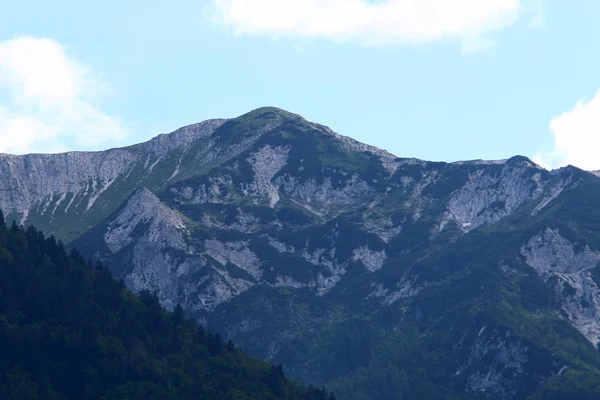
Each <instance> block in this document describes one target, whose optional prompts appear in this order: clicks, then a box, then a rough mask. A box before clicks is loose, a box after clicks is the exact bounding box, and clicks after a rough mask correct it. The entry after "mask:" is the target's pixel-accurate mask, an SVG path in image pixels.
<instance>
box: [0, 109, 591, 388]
mask: <svg viewBox="0 0 600 400" xmlns="http://www.w3.org/2000/svg"><path fill="white" fill-rule="evenodd" d="M213 121H216V122H212V123H210V124H207V125H202V124H200V125H198V124H196V125H190V126H188V128H187V129H186V128H182V129H184V130H183V131H179V132H180V133H179V136H169V135H166V136H161V137H160V138H159V139H157V140H156V141H155V142H154V143H160V144H161V145H160V146H158V145H156V146H157V147H156V148H158V149H159V150H160V151H156V149H154V148H151V147H152V146H150V145H147V146H146V147H144V149H145V150H143V151H142V150H139V152H138V153H136V152H135V151H132V150H128V151H127V150H123V149H117V150H113V151H112V152H113V153H114V154H118V155H119V157H121V158H119V157H116V158H115V157H114V156H113V155H110V154H113V153H97V154H96V156H95V157H96V160H100V161H96V162H98V164H93V163H92V164H91V165H89V166H88V167H89V168H91V169H92V170H93V171H100V172H101V173H102V174H104V175H102V176H96V177H95V181H93V180H88V181H89V182H88V181H86V179H83V181H81V179H80V181H77V180H75V182H76V183H77V182H79V183H78V185H79V186H78V187H77V185H74V186H72V187H73V188H75V189H77V190H75V189H73V192H72V193H71V192H68V190H67V189H65V188H67V187H68V185H66V184H65V185H64V186H63V187H62V189H61V190H62V192H61V191H60V190H59V191H57V192H52V191H50V193H51V194H52V196H50V197H49V198H48V196H46V197H44V196H41V195H40V196H38V197H37V198H32V196H29V197H27V196H26V195H27V194H28V193H30V192H31V193H48V192H43V190H40V187H42V188H47V187H48V186H49V184H48V182H50V180H51V178H50V177H53V176H62V175H60V173H62V172H61V171H60V166H59V167H52V165H51V164H49V165H48V166H47V167H46V169H44V166H43V165H42V164H39V166H38V167H37V170H36V173H37V176H39V177H41V178H39V179H40V182H42V183H44V184H45V185H46V186H44V185H37V186H36V185H35V184H33V185H32V184H31V181H28V176H29V175H31V174H27V173H26V171H27V170H26V169H25V170H24V171H25V172H23V171H21V172H19V173H18V174H17V175H16V176H17V177H18V178H19V179H21V180H20V181H18V182H20V183H19V184H18V185H17V184H16V185H12V186H10V185H8V184H5V185H4V186H3V187H2V189H0V207H1V206H5V205H6V204H8V203H10V202H11V201H12V202H13V203H14V204H17V205H19V204H20V205H22V206H23V207H22V209H27V210H28V214H27V218H26V219H25V220H24V222H26V223H31V222H36V224H37V225H40V226H41V227H42V229H44V230H47V231H49V232H51V233H56V234H57V235H59V237H63V238H64V240H66V241H67V242H70V245H73V246H76V247H77V248H80V249H81V251H82V252H83V253H84V254H85V255H86V256H90V257H94V258H96V259H99V260H102V262H105V263H106V264H107V265H109V266H110V268H111V272H112V273H113V275H115V276H116V277H117V278H118V279H122V280H123V281H124V282H125V284H126V285H127V286H128V287H129V288H131V289H133V290H134V291H150V292H156V294H157V296H158V298H159V299H160V301H161V302H162V304H163V305H165V306H166V307H167V308H170V309H173V308H174V307H175V306H176V305H177V304H181V305H182V306H183V308H184V309H185V310H186V312H187V313H188V314H189V315H191V316H193V317H194V318H196V319H197V320H199V321H201V322H203V323H204V324H206V325H207V326H208V327H210V328H211V329H213V330H215V331H217V332H220V333H222V334H223V335H224V336H225V337H226V338H228V339H233V340H235V341H236V342H238V343H240V344H241V345H242V347H243V348H244V349H245V350H247V351H248V352H249V353H250V354H252V355H255V356H258V357H261V358H263V359H267V360H270V361H273V362H276V363H282V364H284V365H285V366H286V369H287V370H289V371H290V375H292V376H295V377H298V378H301V379H302V380H304V381H306V382H309V383H317V384H327V385H329V386H330V387H332V388H334V389H335V390H336V391H337V392H338V393H339V394H340V398H342V399H353V400H354V399H363V398H364V399H367V398H369V399H371V398H375V399H388V398H393V397H390V396H391V395H390V394H389V393H396V392H398V393H405V394H404V396H408V394H410V393H412V394H413V395H414V396H416V397H417V398H418V397H419V396H417V395H415V393H421V391H423V390H425V391H426V392H427V395H428V396H430V397H431V396H434V397H435V396H437V397H438V398H439V397H440V396H441V397H447V398H451V397H452V396H458V395H460V396H463V395H464V396H467V398H471V397H472V398H478V396H480V395H481V396H484V397H485V396H491V397H492V398H502V399H504V398H511V399H513V398H525V397H528V396H530V395H534V394H535V393H537V391H538V390H541V389H540V388H542V387H546V386H544V384H546V383H548V382H550V381H552V382H554V381H556V380H560V379H563V378H562V375H563V372H564V371H565V370H563V369H562V368H563V367H564V366H565V365H566V366H567V367H568V368H567V369H570V370H572V371H573V372H572V373H571V372H568V373H566V374H567V375H568V378H569V379H576V378H575V376H578V375H576V372H577V371H596V370H598V368H600V356H598V354H596V353H597V352H596V351H595V350H594V347H595V346H596V345H597V342H598V340H600V337H599V335H600V324H598V323H597V322H596V321H597V319H598V316H599V315H600V289H599V286H598V285H599V284H600V279H598V278H597V277H598V276H600V272H599V271H598V268H597V266H596V264H595V262H596V260H598V259H599V258H598V257H599V256H598V254H600V237H599V236H598V234H597V233H596V231H600V221H599V220H598V217H596V214H597V210H598V208H600V181H599V180H598V177H596V176H594V175H593V174H591V173H588V172H585V171H583V170H580V169H578V168H576V167H571V166H570V167H564V168H561V169H557V170H553V171H548V170H546V169H544V168H541V167H540V166H539V165H537V164H535V163H534V162H533V161H531V160H530V159H529V158H527V157H524V156H514V157H511V158H509V159H507V160H502V161H494V160H492V161H478V160H471V161H462V162H454V163H446V162H430V161H423V160H418V159H411V158H398V157H396V156H394V155H392V154H390V153H388V152H386V151H384V150H380V149H377V148H375V147H373V146H369V145H366V144H362V143H360V142H357V141H355V140H354V139H351V138H348V137H345V136H342V135H339V134H337V133H335V132H333V131H332V130H331V129H329V128H327V127H324V126H323V125H320V124H316V123H312V122H309V121H307V120H305V119H304V118H302V117H300V116H299V115H296V114H292V113H288V112H285V111H282V110H279V109H276V108H272V107H267V108H261V109H257V110H253V111H251V112H249V113H247V114H244V115H242V116H240V117H238V118H234V119H228V120H213ZM201 126H203V127H204V128H201V129H200V127H201ZM176 132H177V131H176ZM194 132H196V133H194ZM176 137H177V138H179V139H178V140H174V141H173V143H175V142H177V143H178V145H177V146H170V145H169V144H168V143H169V141H170V140H171V139H172V138H176ZM146 143H149V142H146ZM165 143H167V144H165ZM148 148H150V150H148ZM109 155H110V157H113V158H110V157H109ZM103 156H106V157H107V159H108V161H109V162H108V163H107V164H103V163H102V161H103V159H102V157H103ZM127 157H130V158H131V159H132V160H133V161H129V164H127V163H124V162H123V160H124V159H125V160H126V159H128V158H127ZM2 165H3V162H2V159H1V157H0V171H2ZM113 165H114V166H115V168H116V170H115V169H113V168H112V167H111V166H113ZM123 165H128V167H126V168H124V167H123ZM117 167H118V168H117ZM52 168H55V169H57V171H55V170H53V169H52ZM53 174H54V175H53ZM4 176H10V174H8V173H5V174H4ZM33 176H36V175H35V174H33ZM84 177H85V176H84ZM78 178H80V177H78ZM33 183H35V181H33ZM19 185H20V186H19ZM27 185H31V186H27ZM36 190H37V192H35V191H36ZM44 190H49V189H44ZM28 191H29V192H28ZM19 196H20V197H19ZM63 196H64V197H63ZM33 197H35V196H33ZM61 197H63V199H62V200H60V198H61ZM23 198H24V199H25V200H27V201H29V203H27V201H25V200H23V201H21V203H19V202H18V201H15V199H16V200H19V199H23ZM59 200H60V201H59ZM36 202H37V203H36ZM57 203H58V205H57ZM66 204H71V208H68V209H65V208H63V207H66ZM27 207H29V208H27ZM53 207H55V208H54V210H55V212H52V213H49V211H48V210H51V209H53ZM8 211H9V213H11V212H12V215H14V216H16V217H19V218H21V220H23V218H22V215H19V214H18V213H15V212H14V207H13V208H12V209H11V208H10V207H9V208H8ZM49 214H50V216H49ZM10 216H11V214H9V217H10ZM53 218H54V219H53ZM61 234H62V235H61ZM559 256H560V257H561V258H560V259H563V260H565V262H567V261H568V263H567V264H568V265H567V264H564V263H562V264H561V263H560V262H558V261H557V257H559ZM563 264H564V265H563ZM486 327H487V328H486ZM427 357H429V358H431V357H433V358H432V359H434V360H438V361H437V362H434V363H432V361H431V360H430V359H429V358H427ZM411 360H412V361H411ZM538 364H539V365H538ZM424 366H427V368H428V369H429V370H431V371H435V372H432V373H431V374H430V375H427V374H423V372H422V369H423V367H424ZM420 371H421V372H420ZM561 371H562V372H561ZM559 372H560V374H559ZM577 373H579V372H577ZM592 375H593V374H592ZM592 375H590V376H592ZM586 376H587V375H586ZM385 377H387V378H385ZM565 379H566V378H565ZM577 379H579V378H577ZM356 382H362V383H361V385H362V386H360V387H355V385H356ZM370 382H378V385H375V386H374V385H372V384H371V383H370ZM549 387H550V386H549ZM382 388H385V391H384V392H381V390H382ZM553 390H555V389H553ZM406 393H408V394H406ZM423 396H425V392H423ZM468 396H471V397H468Z"/></svg>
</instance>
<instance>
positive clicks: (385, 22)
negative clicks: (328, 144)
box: [0, 0, 600, 169]
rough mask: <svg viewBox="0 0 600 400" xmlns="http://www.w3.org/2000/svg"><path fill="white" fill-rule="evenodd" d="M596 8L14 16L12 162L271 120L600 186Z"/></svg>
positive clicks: (532, 4)
mask: <svg viewBox="0 0 600 400" xmlns="http://www.w3.org/2000/svg"><path fill="white" fill-rule="evenodd" d="M599 16H600V2H598V1H596V0H574V1H569V2H567V1H559V0H521V1H519V0H485V1H482V0H447V1H441V0H379V1H377V2H366V1H364V0H277V1H274V0H203V1H192V0H178V1H175V2H164V1H160V2H159V1H156V0H146V1H141V0H129V1H128V0H121V1H116V0H104V1H102V2H93V3H92V2H78V1H67V0H55V1H53V2H48V1H33V0H19V1H14V0H0V152H10V153H26V152H31V151H36V152H56V151H64V150H89V149H104V148H108V147H115V146H122V145H127V144H132V143H137V142H140V141H144V140H148V139H150V138H151V137H153V136H156V135H157V134H159V133H164V132H170V131H173V130H175V129H176V128H178V127H180V126H182V125H186V124H190V123H194V122H198V121H201V120H204V119H208V118H217V117H235V116H237V115H240V114H243V113H245V112H247V111H250V110H252V109H254V108H257V107H260V106H264V105H273V106H277V107H281V108H284V109H287V110H289V111H292V112H295V113H298V114H301V115H303V116H305V117H306V118H307V119H309V120H313V121H316V122H320V123H323V124H325V125H328V126H330V127H331V128H332V129H334V130H335V131H337V132H339V133H341V134H344V135H347V136H351V137H353V138H355V139H358V140H360V141H363V142H366V143H369V144H373V145H376V146H378V147H381V148H384V149H386V150H388V151H390V152H392V153H394V154H396V155H398V156H402V157H419V158H423V159H429V160H443V161H455V160H465V159H476V158H483V159H502V158H507V157H510V156H512V155H515V154H522V155H526V156H529V157H531V158H535V159H536V161H538V162H540V163H542V164H543V165H545V166H547V167H552V168H554V167H559V166H562V165H565V164H567V163H570V164H574V165H577V166H580V167H582V168H585V169H600V157H596V154H597V153H598V152H599V151H600V95H597V93H598V91H599V90H600V53H599V52H598V51H597V49H598V44H597V41H598V38H600V24H598V23H597V21H598V18H599Z"/></svg>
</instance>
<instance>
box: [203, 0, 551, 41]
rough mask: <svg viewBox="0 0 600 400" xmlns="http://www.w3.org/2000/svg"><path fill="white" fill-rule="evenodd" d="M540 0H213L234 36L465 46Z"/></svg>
mask: <svg viewBox="0 0 600 400" xmlns="http://www.w3.org/2000/svg"><path fill="white" fill-rule="evenodd" d="M540 7H541V3H540V0H377V1H374V0H371V1H367V0H212V20H213V22H215V23H217V24H219V25H222V26H225V27H227V28H230V29H232V31H233V32H234V34H237V35H253V36H263V35H268V36H305V37H322V38H326V39H330V40H332V41H335V42H345V41H358V42H360V43H363V44H369V45H383V44H390V43H423V42H434V41H441V40H446V39H457V40H460V41H461V42H462V43H463V45H465V46H466V47H467V48H473V47H479V46H480V45H479V42H483V43H485V42H487V38H486V34H487V33H490V32H492V31H495V30H498V29H500V28H502V27H505V26H507V25H510V24H512V23H514V22H515V21H516V20H517V19H518V18H519V16H520V15H521V14H522V13H523V12H524V11H525V10H526V9H528V8H529V9H531V11H532V13H534V15H533V17H532V18H534V19H535V18H538V19H539V16H540V15H541V8H540Z"/></svg>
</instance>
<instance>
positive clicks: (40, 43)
mask: <svg viewBox="0 0 600 400" xmlns="http://www.w3.org/2000/svg"><path fill="white" fill-rule="evenodd" d="M107 90H108V89H107V87H105V86H104V85H103V84H102V82H101V80H100V79H99V77H98V76H97V75H95V74H94V72H93V71H92V69H91V68H90V67H89V66H86V65H84V64H82V63H80V62H78V61H77V60H75V59H74V58H72V57H71V56H70V55H69V54H67V52H66V50H65V49H64V47H63V46H61V44H60V43H58V42H56V41H54V40H52V39H45V38H35V37H29V36H22V37H16V38H13V39H10V40H6V41H3V42H0V152H7V153H17V154H22V153H28V152H57V151H64V150H66V149H67V147H68V145H71V144H74V145H75V146H77V147H90V146H97V145H99V144H103V143H107V142H109V143H110V142H114V141H118V140H121V139H123V138H124V136H125V134H126V129H125V127H124V126H123V124H122V123H121V121H120V119H119V118H118V117H117V116H112V115H108V114H106V113H105V112H103V111H102V110H101V109H100V108H98V107H97V105H95V100H96V98H97V95H99V94H104V93H106V92H107Z"/></svg>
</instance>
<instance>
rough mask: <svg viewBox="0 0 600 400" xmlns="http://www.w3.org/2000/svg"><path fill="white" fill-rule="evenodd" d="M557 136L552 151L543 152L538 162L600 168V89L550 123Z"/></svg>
mask: <svg viewBox="0 0 600 400" xmlns="http://www.w3.org/2000/svg"><path fill="white" fill-rule="evenodd" d="M550 132H551V133H552V136H553V138H554V143H553V148H552V149H551V150H550V151H540V152H538V153H537V154H536V155H535V158H534V160H535V162H537V163H538V164H540V165H543V166H544V167H546V168H558V167H562V166H565V165H568V164H571V165H574V166H577V167H579V168H582V169H585V170H598V169H600V91H598V93H596V95H595V96H594V98H593V99H591V100H590V101H588V102H586V101H585V99H582V100H579V101H578V102H577V104H575V107H573V109H572V110H571V111H567V112H565V113H563V114H561V115H559V116H557V117H554V118H553V119H552V121H551V122H550Z"/></svg>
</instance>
